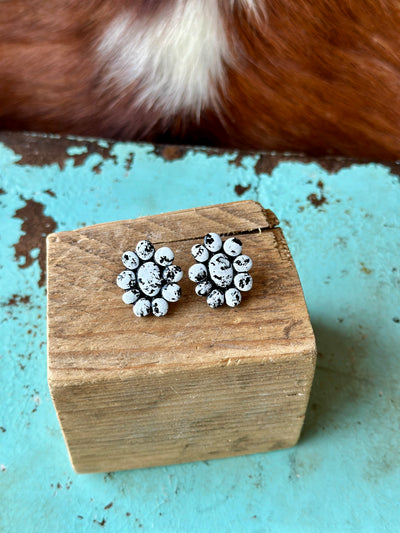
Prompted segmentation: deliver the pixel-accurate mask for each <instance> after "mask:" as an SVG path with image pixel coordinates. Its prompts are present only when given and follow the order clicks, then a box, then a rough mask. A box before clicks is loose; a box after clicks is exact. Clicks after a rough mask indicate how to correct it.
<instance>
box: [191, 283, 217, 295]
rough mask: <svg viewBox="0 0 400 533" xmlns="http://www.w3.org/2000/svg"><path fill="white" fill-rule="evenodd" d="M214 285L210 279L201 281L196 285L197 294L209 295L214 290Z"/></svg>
mask: <svg viewBox="0 0 400 533" xmlns="http://www.w3.org/2000/svg"><path fill="white" fill-rule="evenodd" d="M212 289H213V286H212V283H210V282H209V281H201V282H200V283H198V284H197V285H196V287H195V289H194V290H195V292H196V294H197V296H208V295H209V294H210V292H211V291H212Z"/></svg>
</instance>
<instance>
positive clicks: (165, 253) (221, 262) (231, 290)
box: [117, 233, 253, 317]
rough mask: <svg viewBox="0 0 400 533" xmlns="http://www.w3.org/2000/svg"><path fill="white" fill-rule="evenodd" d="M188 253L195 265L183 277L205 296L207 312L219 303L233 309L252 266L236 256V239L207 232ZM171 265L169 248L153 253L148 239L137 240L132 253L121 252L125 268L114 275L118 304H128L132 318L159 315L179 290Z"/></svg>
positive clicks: (239, 249) (180, 274)
mask: <svg viewBox="0 0 400 533" xmlns="http://www.w3.org/2000/svg"><path fill="white" fill-rule="evenodd" d="M191 253H192V256H193V257H194V259H195V260H196V264H194V265H192V266H191V267H190V268H189V272H188V275H189V279H190V280H191V281H193V282H194V283H196V288H195V292H196V294H197V295H198V296H204V297H206V299H207V304H208V305H209V306H210V307H211V308H216V307H220V306H221V305H223V304H224V303H226V305H228V306H229V307H236V306H238V305H239V304H240V303H241V301H242V292H247V291H249V290H250V289H251V288H252V286H253V279H252V277H251V275H250V274H249V271H250V269H251V267H252V266H253V262H252V260H251V258H250V257H249V256H248V255H244V254H242V242H241V241H240V240H239V239H237V238H236V237H231V238H229V239H227V240H226V241H225V242H223V241H222V239H221V237H220V235H218V234H217V233H207V235H206V236H205V237H204V241H203V243H202V244H195V245H194V246H193V247H192V250H191ZM173 261H174V253H173V251H172V250H171V249H170V248H167V247H166V246H163V247H162V248H159V249H158V250H156V249H155V248H154V246H153V244H152V243H151V242H150V241H148V240H142V241H139V242H138V243H137V245H136V248H135V251H134V252H132V251H126V252H124V253H123V254H122V263H123V264H124V266H125V270H123V271H122V272H121V273H120V274H119V275H118V277H117V285H118V287H120V288H121V289H123V290H124V293H123V295H122V301H123V302H124V303H126V304H130V305H133V312H134V314H135V315H136V316H137V317H144V316H148V315H150V314H153V315H154V316H157V317H161V316H165V315H166V314H167V312H168V307H169V303H173V302H177V301H178V300H179V299H180V297H181V294H182V291H181V288H180V286H179V285H178V282H179V281H180V280H181V279H182V277H183V271H182V269H181V268H180V267H179V266H178V265H174V264H173Z"/></svg>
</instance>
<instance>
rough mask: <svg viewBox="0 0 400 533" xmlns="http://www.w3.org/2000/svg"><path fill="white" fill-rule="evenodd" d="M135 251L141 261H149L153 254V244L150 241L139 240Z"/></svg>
mask: <svg viewBox="0 0 400 533" xmlns="http://www.w3.org/2000/svg"><path fill="white" fill-rule="evenodd" d="M136 253H137V255H138V257H139V258H140V259H142V261H149V260H150V259H151V258H152V257H153V255H154V246H153V245H152V244H151V242H150V241H139V242H138V243H137V245H136Z"/></svg>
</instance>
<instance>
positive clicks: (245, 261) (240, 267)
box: [233, 255, 253, 272]
mask: <svg viewBox="0 0 400 533" xmlns="http://www.w3.org/2000/svg"><path fill="white" fill-rule="evenodd" d="M252 266H253V261H252V260H251V259H250V257H249V256H248V255H238V257H237V258H236V259H235V260H234V262H233V268H234V269H235V270H236V272H248V271H249V270H251V267H252Z"/></svg>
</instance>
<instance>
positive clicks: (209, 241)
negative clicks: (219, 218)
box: [204, 233, 222, 253]
mask: <svg viewBox="0 0 400 533" xmlns="http://www.w3.org/2000/svg"><path fill="white" fill-rule="evenodd" d="M204 244H205V247H206V248H207V250H210V252H213V253H215V252H218V251H219V250H221V248H222V239H221V237H220V236H219V235H218V233H207V235H206V236H205V237H204Z"/></svg>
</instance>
